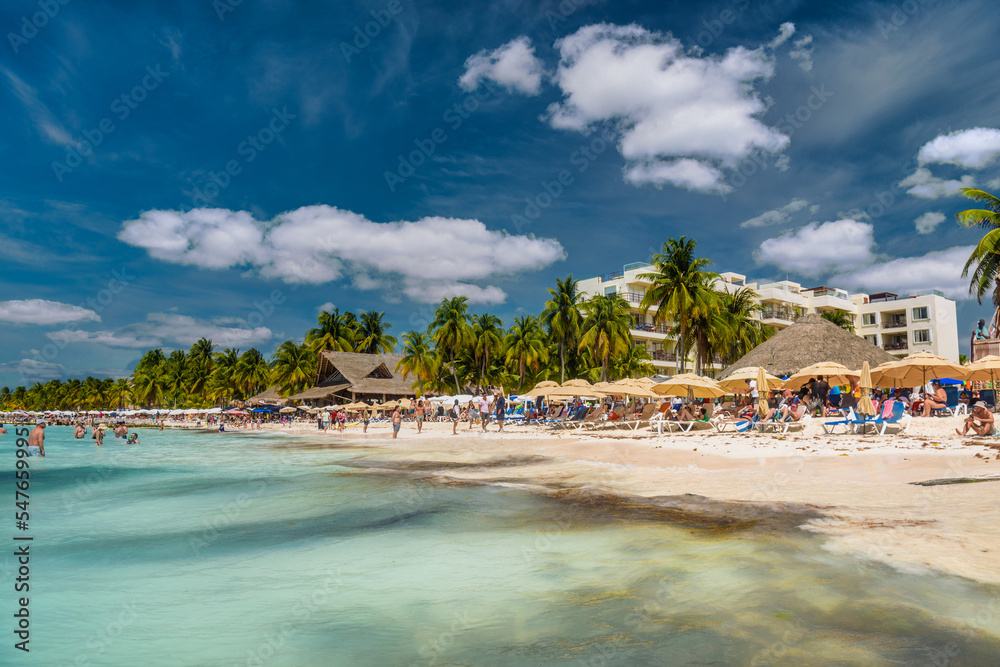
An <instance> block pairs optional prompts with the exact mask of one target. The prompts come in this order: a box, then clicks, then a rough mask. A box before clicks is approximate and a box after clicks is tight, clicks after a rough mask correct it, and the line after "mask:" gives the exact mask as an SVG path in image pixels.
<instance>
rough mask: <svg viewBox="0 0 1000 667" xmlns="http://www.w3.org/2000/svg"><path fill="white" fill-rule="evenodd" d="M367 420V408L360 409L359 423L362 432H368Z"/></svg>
mask: <svg viewBox="0 0 1000 667" xmlns="http://www.w3.org/2000/svg"><path fill="white" fill-rule="evenodd" d="M369 421H370V415H369V412H368V410H367V409H366V410H362V411H361V424H362V425H363V426H362V429H361V432H362V433H367V432H368V422H369Z"/></svg>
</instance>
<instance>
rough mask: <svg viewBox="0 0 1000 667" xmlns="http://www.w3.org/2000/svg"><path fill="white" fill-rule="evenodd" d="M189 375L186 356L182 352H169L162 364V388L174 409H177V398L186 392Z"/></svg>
mask: <svg viewBox="0 0 1000 667" xmlns="http://www.w3.org/2000/svg"><path fill="white" fill-rule="evenodd" d="M189 374H190V369H189V368H188V356H187V354H186V353H185V352H184V350H174V351H173V352H171V353H170V356H169V357H167V360H166V361H165V362H164V363H163V385H164V387H163V388H164V390H165V391H166V392H167V394H168V395H169V396H170V400H171V404H172V405H173V407H175V408H176V407H177V397H178V396H181V395H182V394H183V393H184V392H185V391H186V390H187V381H188V377H189Z"/></svg>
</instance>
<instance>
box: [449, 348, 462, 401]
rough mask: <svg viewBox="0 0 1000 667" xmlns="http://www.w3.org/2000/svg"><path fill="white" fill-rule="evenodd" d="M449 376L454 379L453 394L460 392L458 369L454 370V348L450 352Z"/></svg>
mask: <svg viewBox="0 0 1000 667" xmlns="http://www.w3.org/2000/svg"><path fill="white" fill-rule="evenodd" d="M451 376H452V378H454V380H455V394H456V395H458V394H461V393H462V390H461V388H460V387H459V386H458V371H456V370H455V352H454V350H452V353H451Z"/></svg>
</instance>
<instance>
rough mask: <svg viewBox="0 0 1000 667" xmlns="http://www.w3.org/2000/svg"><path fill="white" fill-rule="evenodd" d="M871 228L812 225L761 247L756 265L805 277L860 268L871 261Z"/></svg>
mask: <svg viewBox="0 0 1000 667" xmlns="http://www.w3.org/2000/svg"><path fill="white" fill-rule="evenodd" d="M874 245H875V238H874V227H873V226H872V225H870V224H868V223H864V222H858V221H857V220H851V219H844V220H837V221H834V222H824V223H822V224H819V223H815V222H814V223H812V224H809V225H806V226H805V227H801V228H799V229H796V230H794V231H792V232H789V233H787V234H784V235H782V236H779V237H777V238H773V239H767V240H766V241H764V242H763V243H761V244H760V249H759V250H758V251H757V253H756V258H757V261H758V262H761V263H767V264H774V265H776V266H778V267H780V268H782V269H785V270H788V271H793V272H795V273H798V274H801V275H804V276H810V277H811V276H819V275H822V274H824V273H828V272H830V271H843V270H849V269H854V268H860V267H862V266H867V265H868V264H871V262H872V261H873V260H874V255H873V253H872V248H873V247H874Z"/></svg>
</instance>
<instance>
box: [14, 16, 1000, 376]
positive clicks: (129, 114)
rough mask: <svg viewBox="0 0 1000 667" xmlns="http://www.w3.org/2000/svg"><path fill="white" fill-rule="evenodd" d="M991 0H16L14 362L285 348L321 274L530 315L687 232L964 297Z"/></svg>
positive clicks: (871, 281)
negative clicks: (157, 350) (208, 347)
mask: <svg viewBox="0 0 1000 667" xmlns="http://www.w3.org/2000/svg"><path fill="white" fill-rule="evenodd" d="M991 9H992V5H988V4H987V3H985V2H965V3H961V4H949V3H943V2H934V1H932V0H926V1H924V2H921V1H919V0H908V2H903V3H879V2H831V3H822V4H818V3H809V2H794V1H791V0H777V1H774V2H750V1H749V0H726V1H723V2H699V3H687V2H655V3H654V2H614V3H612V2H599V1H574V0H563V2H561V3H560V2H556V1H552V2H527V1H524V2H515V1H511V2H494V3H475V4H473V5H469V4H467V3H457V2H437V3H434V2H425V3H419V5H418V4H414V3H412V2H409V1H408V0H394V1H392V2H364V3H362V2H353V3H352V2H342V3H334V4H331V3H320V2H302V1H300V2H293V1H291V0H288V1H272V2H247V1H244V2H241V3H239V4H233V0H217V1H216V2H215V3H214V4H213V3H210V2H93V3H89V2H88V3H83V2H72V1H69V2H66V3H65V4H59V2H58V1H57V0H50V1H49V2H46V0H42V1H41V2H39V1H38V0H36V1H35V2H7V3H4V7H3V9H2V11H0V26H3V32H4V35H5V36H4V39H3V40H2V44H0V104H2V108H3V109H4V112H5V113H4V119H5V122H4V123H3V124H2V125H0V151H2V153H3V157H4V164H5V165H6V167H5V168H4V169H3V171H2V177H0V253H2V257H3V262H0V343H2V345H0V385H16V384H21V383H23V382H24V381H25V380H27V381H33V380H36V379H43V380H44V379H49V378H53V377H61V378H68V377H79V376H83V375H86V374H89V373H94V374H102V375H103V374H112V375H121V374H124V373H127V372H128V369H130V368H131V367H132V366H133V365H134V364H135V362H136V361H137V359H138V357H139V356H140V355H141V353H142V351H143V350H144V349H146V348H147V347H152V346H162V347H166V348H186V347H188V346H189V345H190V342H191V341H192V340H193V339H197V338H198V337H200V336H201V335H208V336H210V337H212V338H213V339H215V340H216V342H222V343H224V344H227V345H229V344H231V345H234V346H237V347H240V348H241V349H246V348H248V347H251V346H256V347H258V348H260V349H261V350H262V351H264V352H265V353H270V352H271V351H272V350H273V349H274V348H275V347H276V346H277V345H278V344H280V343H281V342H282V341H284V340H286V339H288V338H301V336H302V335H303V334H304V332H305V330H306V329H307V328H308V327H309V326H311V325H312V324H313V322H314V321H315V316H316V314H317V312H318V309H319V308H320V307H322V306H323V305H326V304H334V305H336V306H339V307H340V308H342V309H350V310H355V311H360V310H368V309H376V310H383V311H385V312H386V317H387V319H388V320H389V321H390V322H391V323H392V324H393V329H392V333H395V334H396V335H397V336H398V335H400V334H402V333H403V332H405V331H407V330H409V329H412V328H423V327H425V326H426V324H427V323H428V321H429V314H430V312H431V309H432V308H433V304H434V303H435V302H436V301H438V300H439V299H440V298H441V297H442V296H447V295H452V294H467V295H468V296H469V297H470V300H471V301H473V302H474V304H475V305H474V306H473V308H474V309H475V310H477V311H482V310H489V311H490V312H493V313H496V314H498V315H500V316H501V317H503V318H504V319H505V321H507V322H508V323H509V322H510V320H511V319H512V318H513V317H515V316H517V315H519V314H522V313H532V314H534V313H537V312H538V311H539V310H540V308H541V306H542V303H543V302H544V301H545V299H546V297H547V291H546V289H545V288H546V287H547V286H549V285H552V284H553V283H554V280H555V278H557V277H563V276H565V275H566V274H568V273H573V274H574V275H575V276H577V277H588V276H592V275H596V274H599V273H605V272H608V271H613V270H616V269H619V268H620V267H621V265H622V264H624V263H627V262H632V261H637V260H644V259H647V258H648V257H649V255H650V253H651V252H653V251H654V250H656V249H657V248H658V247H659V246H660V244H661V243H662V242H663V241H665V240H666V239H667V238H670V237H677V236H680V235H688V236H690V237H693V238H695V239H696V240H697V241H698V243H699V245H698V248H699V250H700V251H701V253H702V254H703V255H704V256H706V257H708V258H710V259H711V260H713V262H714V263H715V268H716V269H717V270H720V271H722V270H731V271H737V272H741V273H744V274H747V275H748V276H749V277H750V278H753V279H760V280H768V279H777V278H785V277H788V278H791V279H793V280H798V281H800V282H802V283H806V284H808V285H812V284H835V285H838V286H842V287H846V288H849V289H853V290H858V291H872V292H874V291H883V290H889V291H896V292H900V293H905V292H906V291H907V290H915V289H923V288H928V287H935V288H938V289H942V290H944V291H945V292H946V293H947V294H949V295H951V296H953V297H956V298H960V299H961V298H962V297H964V296H965V294H966V292H967V290H966V283H965V281H963V280H962V279H961V278H960V277H959V274H960V272H961V266H962V264H963V263H964V259H965V257H967V256H968V252H969V246H971V244H973V243H974V242H975V241H976V240H977V239H978V238H979V236H980V232H979V231H978V230H965V229H961V228H959V227H957V225H956V224H955V223H954V218H953V215H954V213H956V212H957V211H960V210H963V209H965V208H970V206H968V205H967V203H966V200H964V199H963V198H962V197H960V196H958V195H956V194H955V191H956V189H957V188H958V187H960V186H961V185H975V186H977V187H982V188H984V189H987V190H992V191H997V190H1000V163H998V161H997V159H996V158H997V157H998V156H1000V130H998V129H996V128H998V127H1000V119H998V118H997V114H996V109H997V108H998V104H997V103H998V100H997V96H998V92H1000V86H998V84H997V81H1000V76H998V74H1000V71H998V70H1000V61H997V59H996V58H995V53H994V48H993V47H992V46H991V45H993V44H996V43H997V39H998V37H1000V17H998V16H997V15H996V13H995V12H992V11H990V10H991ZM366 30H367V33H368V34H367V35H365V31H366ZM988 312H989V309H988V307H986V306H982V307H980V306H977V305H976V304H975V302H974V301H971V302H970V301H968V300H964V299H963V300H960V301H959V322H960V326H961V327H967V328H968V329H969V330H970V331H971V326H972V323H973V322H974V321H975V319H977V318H978V317H979V316H980V315H983V316H987V315H988ZM961 333H962V335H961V338H963V339H964V338H965V337H966V336H965V335H964V334H965V331H964V329H963V331H962V332H961ZM966 344H967V343H966Z"/></svg>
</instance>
